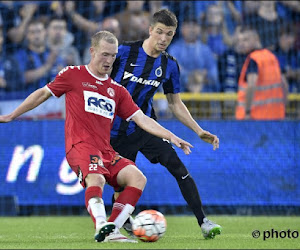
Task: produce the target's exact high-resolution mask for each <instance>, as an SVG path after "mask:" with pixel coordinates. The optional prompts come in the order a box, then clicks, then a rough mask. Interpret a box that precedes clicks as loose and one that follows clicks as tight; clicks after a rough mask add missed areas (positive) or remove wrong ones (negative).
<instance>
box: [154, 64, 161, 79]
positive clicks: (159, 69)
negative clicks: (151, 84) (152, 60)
mask: <svg viewBox="0 0 300 250" xmlns="http://www.w3.org/2000/svg"><path fill="white" fill-rule="evenodd" d="M155 75H156V76H157V77H161V76H162V69H161V66H159V67H158V68H157V69H156V70H155Z"/></svg>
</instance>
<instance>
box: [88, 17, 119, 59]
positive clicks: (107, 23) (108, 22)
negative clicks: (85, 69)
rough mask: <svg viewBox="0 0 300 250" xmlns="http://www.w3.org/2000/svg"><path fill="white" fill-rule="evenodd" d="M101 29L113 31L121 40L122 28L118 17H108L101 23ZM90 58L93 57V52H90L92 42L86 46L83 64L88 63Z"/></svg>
mask: <svg viewBox="0 0 300 250" xmlns="http://www.w3.org/2000/svg"><path fill="white" fill-rule="evenodd" d="M101 29H102V30H107V31H109V32H111V33H113V34H114V35H115V36H116V37H117V38H118V40H119V41H120V37H121V28H120V23H119V21H118V19H116V18H114V17H106V18H105V19H104V20H103V22H102V24H101ZM90 59H91V53H90V44H89V45H88V46H87V47H86V48H85V50H84V53H83V64H88V62H89V61H90Z"/></svg>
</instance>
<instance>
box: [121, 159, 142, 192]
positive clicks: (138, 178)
mask: <svg viewBox="0 0 300 250" xmlns="http://www.w3.org/2000/svg"><path fill="white" fill-rule="evenodd" d="M117 181H118V184H119V185H120V186H121V187H124V186H132V187H135V188H139V189H141V190H143V189H144V187H145V185H146V183H147V178H146V176H145V175H144V174H143V173H142V172H141V171H140V170H139V169H138V168H137V167H136V166H133V165H131V166H128V167H126V168H123V169H122V170H121V171H120V172H119V174H118V176H117Z"/></svg>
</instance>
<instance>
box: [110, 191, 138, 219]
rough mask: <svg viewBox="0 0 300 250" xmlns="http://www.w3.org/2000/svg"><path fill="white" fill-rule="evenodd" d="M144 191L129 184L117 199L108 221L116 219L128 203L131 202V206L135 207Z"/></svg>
mask: <svg viewBox="0 0 300 250" xmlns="http://www.w3.org/2000/svg"><path fill="white" fill-rule="evenodd" d="M142 192H143V191H142V190H140V189H138V188H135V187H130V186H127V187H126V188H125V189H124V191H122V192H121V194H120V195H119V197H118V199H116V201H115V203H114V205H113V209H112V212H111V215H110V217H109V219H108V221H110V222H112V221H114V220H115V219H116V218H117V217H118V215H119V214H120V213H121V212H122V210H123V208H124V206H125V205H126V204H130V205H131V206H133V207H135V205H136V203H137V202H138V200H139V198H140V197H141V195H142Z"/></svg>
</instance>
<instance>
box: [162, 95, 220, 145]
mask: <svg viewBox="0 0 300 250" xmlns="http://www.w3.org/2000/svg"><path fill="white" fill-rule="evenodd" d="M166 96H167V101H168V104H169V108H170V109H171V111H172V112H173V114H174V115H175V116H176V117H177V119H178V120H179V121H180V122H181V123H183V124H184V125H185V126H187V127H188V128H190V129H191V130H193V131H194V132H195V133H196V134H197V135H198V136H199V137H200V138H201V139H202V140H203V141H205V142H208V143H210V144H212V145H213V150H215V149H217V148H219V138H218V137H217V136H216V135H213V134H211V133H210V132H208V131H206V130H203V129H202V128H201V127H200V126H199V124H198V123H197V122H196V121H195V120H194V118H193V117H192V115H191V113H190V112H189V110H188V109H187V107H186V106H185V104H184V103H183V102H182V100H181V98H180V95H179V94H171V93H170V94H167V95H166Z"/></svg>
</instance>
